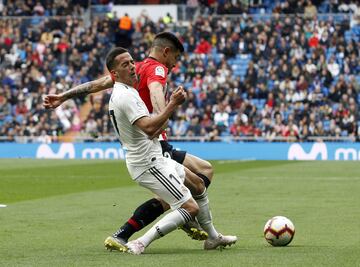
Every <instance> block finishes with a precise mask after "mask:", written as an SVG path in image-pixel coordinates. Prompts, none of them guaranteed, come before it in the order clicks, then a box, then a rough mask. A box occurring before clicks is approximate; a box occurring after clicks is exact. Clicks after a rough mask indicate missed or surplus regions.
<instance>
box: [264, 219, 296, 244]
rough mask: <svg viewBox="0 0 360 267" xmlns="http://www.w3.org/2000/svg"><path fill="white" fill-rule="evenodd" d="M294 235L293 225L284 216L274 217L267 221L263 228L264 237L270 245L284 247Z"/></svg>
mask: <svg viewBox="0 0 360 267" xmlns="http://www.w3.org/2000/svg"><path fill="white" fill-rule="evenodd" d="M294 235H295V226H294V224H293V223H292V222H291V221H290V220H289V219H288V218H286V217H284V216H275V217H273V218H271V219H270V220H268V221H267V222H266V224H265V227H264V237H265V239H266V241H267V242H269V243H270V244H271V245H273V246H275V247H278V246H286V245H288V244H289V243H290V242H291V240H292V239H293V238H294Z"/></svg>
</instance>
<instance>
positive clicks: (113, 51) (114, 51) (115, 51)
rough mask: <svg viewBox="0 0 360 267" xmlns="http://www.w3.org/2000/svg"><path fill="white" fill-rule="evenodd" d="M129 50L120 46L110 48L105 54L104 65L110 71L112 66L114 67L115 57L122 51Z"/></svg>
mask: <svg viewBox="0 0 360 267" xmlns="http://www.w3.org/2000/svg"><path fill="white" fill-rule="evenodd" d="M127 52H129V51H127V50H126V49H125V48H122V47H116V48H113V49H111V50H110V52H109V53H108V54H107V56H106V67H107V69H108V70H109V71H111V70H112V69H113V68H115V64H116V62H115V58H116V57H117V56H118V55H120V54H123V53H127Z"/></svg>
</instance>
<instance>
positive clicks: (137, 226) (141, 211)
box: [114, 198, 164, 241]
mask: <svg viewBox="0 0 360 267" xmlns="http://www.w3.org/2000/svg"><path fill="white" fill-rule="evenodd" d="M163 213H164V208H163V206H162V205H161V202H160V201H159V200H157V199H156V198H152V199H150V200H148V201H146V202H144V203H143V204H141V205H140V206H139V207H137V209H136V210H135V212H134V214H133V216H132V217H131V218H130V219H129V220H128V221H127V222H126V223H125V224H124V225H123V226H121V228H120V229H119V230H118V231H117V232H116V233H115V234H114V236H116V237H120V238H122V239H124V240H125V241H127V240H128V239H129V238H130V236H132V235H133V234H134V233H135V232H137V231H139V230H141V229H142V228H144V227H145V226H147V225H148V224H150V223H152V222H153V221H155V219H156V218H157V217H159V216H160V215H161V214H163Z"/></svg>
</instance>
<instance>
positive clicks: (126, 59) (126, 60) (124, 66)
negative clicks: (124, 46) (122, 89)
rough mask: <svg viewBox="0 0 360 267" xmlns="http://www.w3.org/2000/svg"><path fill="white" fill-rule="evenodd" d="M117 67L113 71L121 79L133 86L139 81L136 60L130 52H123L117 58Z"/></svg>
mask: <svg viewBox="0 0 360 267" xmlns="http://www.w3.org/2000/svg"><path fill="white" fill-rule="evenodd" d="M115 60H116V63H117V64H116V67H115V68H114V69H113V70H112V71H111V72H112V74H113V75H114V76H115V78H118V79H119V81H121V82H123V83H125V84H128V85H130V86H133V84H134V83H135V82H136V81H137V76H136V73H135V62H134V60H133V58H132V56H131V55H130V54H129V53H122V54H120V55H118V56H117V57H116V58H115Z"/></svg>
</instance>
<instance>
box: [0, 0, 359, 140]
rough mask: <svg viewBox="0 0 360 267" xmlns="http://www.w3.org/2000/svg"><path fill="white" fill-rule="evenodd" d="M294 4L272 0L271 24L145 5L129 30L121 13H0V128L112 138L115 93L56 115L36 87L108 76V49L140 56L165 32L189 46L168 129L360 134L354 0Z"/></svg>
mask: <svg viewBox="0 0 360 267" xmlns="http://www.w3.org/2000/svg"><path fill="white" fill-rule="evenodd" d="M8 2H11V1H8ZM14 2H16V1H14ZM30 2H31V1H30ZM39 2H41V3H43V1H39ZM54 2H56V1H54ZM60 2H61V1H60ZM235 2H236V1H235ZM250 2H252V4H253V5H256V4H258V5H264V3H265V2H266V1H256V3H255V1H250ZM293 2H294V1H290V0H288V1H282V4H280V8H281V10H280V9H272V12H273V15H272V16H271V18H270V17H268V19H266V20H265V21H264V20H257V19H254V18H253V17H252V16H249V15H242V16H237V17H224V16H212V15H209V16H197V17H196V18H195V19H194V20H193V21H192V23H181V22H180V23H172V22H171V21H170V22H164V21H163V20H159V21H152V20H151V19H150V18H149V17H148V16H147V15H146V14H142V15H141V16H139V17H138V18H131V21H132V24H131V29H130V30H128V31H125V32H124V31H123V30H121V29H120V28H119V27H120V23H119V19H120V20H121V18H122V17H121V18H118V17H116V16H104V17H94V18H92V20H91V22H90V23H88V24H86V23H85V21H83V20H82V19H81V18H75V17H71V16H68V17H66V18H45V19H43V20H41V21H39V22H35V23H34V22H33V21H31V20H30V21H29V20H26V19H21V18H16V19H15V18H14V19H6V20H0V60H1V69H0V80H1V84H0V134H1V135H0V136H6V137H7V138H8V139H10V140H12V139H15V136H20V137H24V136H36V137H38V140H39V141H48V142H50V140H51V139H52V140H56V137H57V136H61V135H63V134H64V133H65V132H69V131H72V132H75V133H77V135H79V136H81V135H84V136H88V135H89V134H92V135H93V136H103V137H104V136H105V137H106V136H109V135H113V130H112V127H111V125H110V122H109V118H108V115H107V102H108V100H109V96H110V91H107V92H104V93H102V94H97V95H94V96H91V97H86V98H85V97H83V98H79V99H76V100H70V101H68V102H67V103H66V104H65V105H63V106H61V107H59V108H58V109H57V110H56V111H55V112H52V111H46V110H44V109H43V108H42V107H41V96H42V95H43V94H45V93H55V92H58V93H59V92H62V91H64V90H68V89H69V88H71V87H73V86H75V85H77V84H79V83H83V82H87V81H89V80H92V79H96V78H97V77H99V76H100V75H102V74H103V73H104V64H103V62H104V58H105V56H106V53H107V52H108V51H109V49H110V48H111V47H112V46H115V45H122V46H127V47H128V48H129V50H130V51H131V53H132V55H133V56H134V58H135V59H136V60H142V59H144V58H145V57H146V55H147V51H148V49H149V46H150V44H151V41H152V39H153V38H154V36H155V34H156V33H157V32H160V31H163V30H170V31H173V32H175V33H176V34H177V35H178V37H179V38H180V39H181V40H182V42H183V44H184V46H185V50H186V52H185V53H184V55H183V56H182V58H181V60H180V61H179V63H178V64H177V65H176V67H175V69H174V70H173V73H172V75H171V76H170V80H169V83H168V84H169V86H168V87H169V88H170V92H171V90H172V89H174V88H176V86H177V85H179V84H183V85H184V86H185V87H186V89H187V91H188V95H189V99H188V101H187V102H186V103H185V104H184V105H183V106H182V108H181V109H179V110H178V111H177V112H176V113H174V115H173V117H172V120H171V122H170V127H169V131H170V135H171V136H173V137H185V136H186V137H195V136H201V137H202V138H204V139H207V140H216V139H217V138H218V137H227V136H235V137H263V138H266V139H268V140H274V139H277V138H285V140H286V138H289V137H291V138H296V139H299V140H307V138H308V137H310V136H332V137H349V136H352V137H358V136H359V135H360V130H359V126H360V124H359V123H358V120H360V114H359V107H358V105H359V103H360V85H359V82H360V79H359V77H360V76H359V75H360V64H359V59H360V55H359V52H360V51H359V49H360V48H359V41H360V34H359V33H360V31H358V29H359V28H358V27H359V23H358V22H359V21H357V17H356V14H357V12H358V10H359V9H357V10H353V5H352V2H350V1H349V2H348V3H347V4H348V6H349V9H348V12H351V16H350V15H349V16H348V18H349V19H340V20H335V19H332V18H328V19H327V20H320V19H318V18H317V17H316V16H315V15H316V14H317V12H318V10H317V6H315V5H312V3H311V1H301V0H300V1H296V3H297V5H299V3H303V7H304V12H306V8H307V7H308V6H309V5H312V6H313V7H314V8H315V9H314V8H313V7H312V12H313V13H311V15H309V14H307V15H306V14H301V15H294V14H290V15H289V14H287V13H288V12H285V11H284V10H283V9H285V8H284V3H289V4H291V3H293ZM330 2H331V3H333V2H334V1H329V3H330ZM339 2H340V1H337V3H339ZM46 3H47V2H46ZM219 3H220V1H219ZM222 3H227V1H224V2H222ZM232 3H234V1H232ZM219 6H220V4H218V5H217V7H219ZM289 6H292V5H289ZM339 6H340V5H338V7H339ZM350 6H351V8H350ZM276 7H277V6H276ZM285 7H286V4H285ZM7 12H8V11H7ZM296 12H301V10H300V11H299V10H297V11H296ZM120 15H122V14H120ZM122 16H123V15H122ZM350 18H351V19H350ZM124 40H126V41H124ZM100 62H101V63H100ZM89 101H90V103H91V106H92V108H91V110H90V112H89V113H88V115H86V117H85V118H82V117H81V116H80V109H81V107H82V106H83V105H84V104H85V103H88V102H89ZM49 136H51V137H52V138H49Z"/></svg>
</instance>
